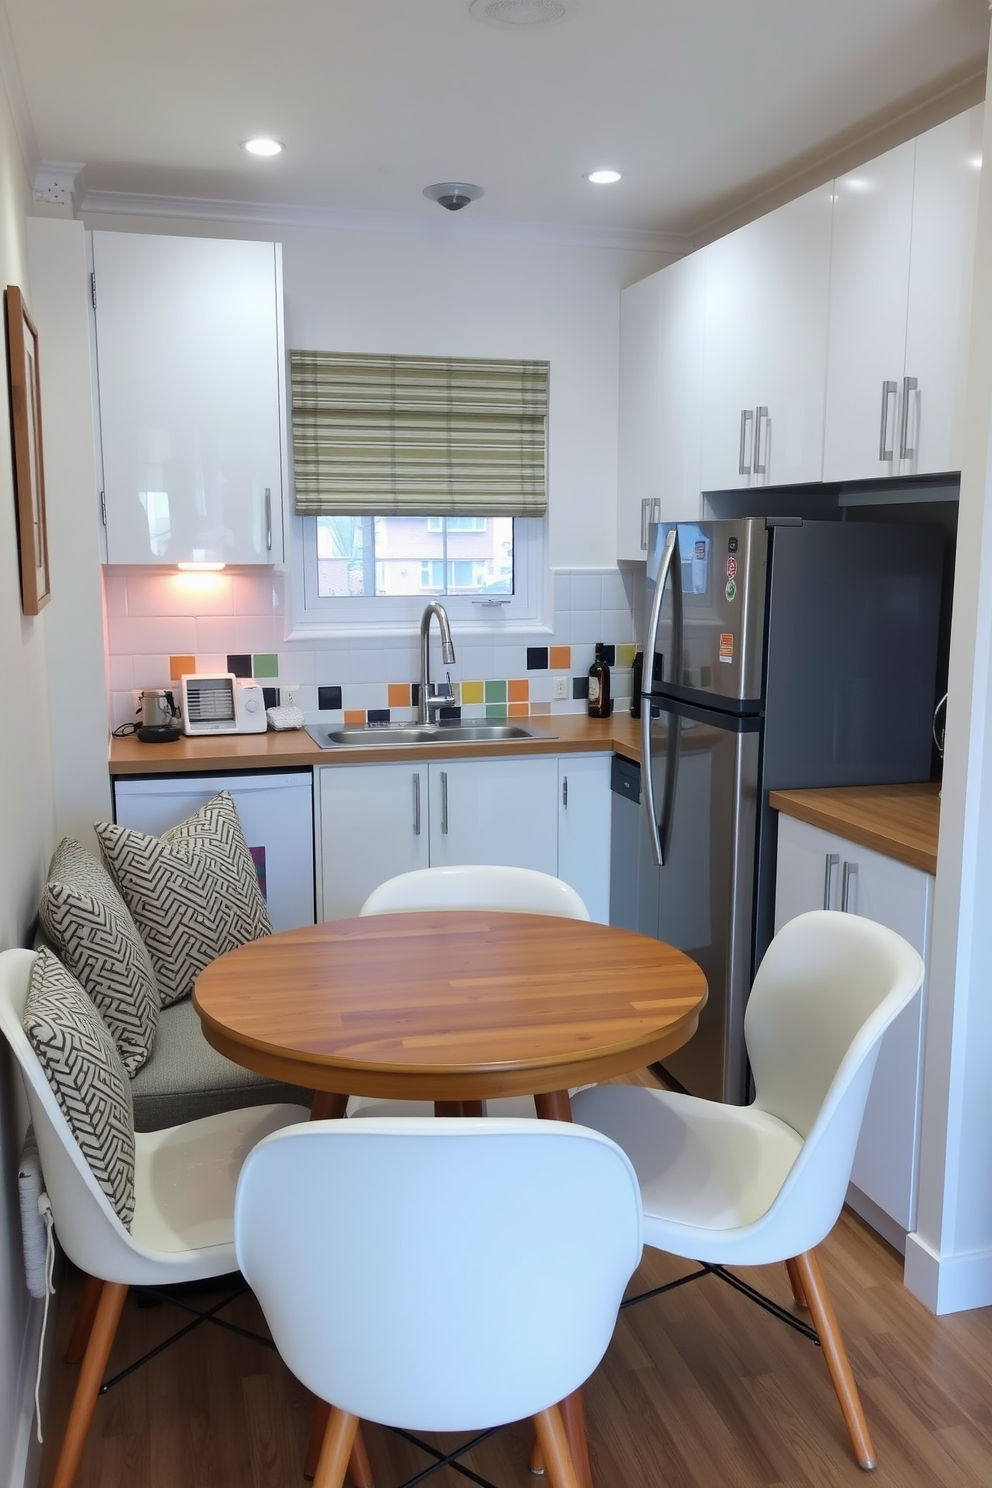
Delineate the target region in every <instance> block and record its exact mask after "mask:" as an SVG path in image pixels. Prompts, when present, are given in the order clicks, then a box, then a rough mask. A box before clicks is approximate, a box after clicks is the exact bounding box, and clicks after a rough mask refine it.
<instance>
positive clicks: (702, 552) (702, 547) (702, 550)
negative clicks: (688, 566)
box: [693, 538, 706, 558]
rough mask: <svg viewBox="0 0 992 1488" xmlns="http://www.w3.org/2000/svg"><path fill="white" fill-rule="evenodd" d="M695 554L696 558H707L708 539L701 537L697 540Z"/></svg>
mask: <svg viewBox="0 0 992 1488" xmlns="http://www.w3.org/2000/svg"><path fill="white" fill-rule="evenodd" d="M693 556H694V557H696V558H705V557H706V540H705V538H703V539H700V540H698V541H697V542H696V549H695V553H694V555H693Z"/></svg>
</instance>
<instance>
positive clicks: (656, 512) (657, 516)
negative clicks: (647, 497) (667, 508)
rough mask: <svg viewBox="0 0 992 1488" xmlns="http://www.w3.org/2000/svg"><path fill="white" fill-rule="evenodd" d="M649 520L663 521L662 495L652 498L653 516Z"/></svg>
mask: <svg viewBox="0 0 992 1488" xmlns="http://www.w3.org/2000/svg"><path fill="white" fill-rule="evenodd" d="M649 520H650V521H652V522H660V521H661V497H660V496H654V497H652V499H651V516H650V519H649Z"/></svg>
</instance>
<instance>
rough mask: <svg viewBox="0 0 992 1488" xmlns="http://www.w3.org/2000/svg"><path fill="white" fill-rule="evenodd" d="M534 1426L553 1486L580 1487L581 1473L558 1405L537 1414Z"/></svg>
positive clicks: (557, 1487)
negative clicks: (571, 1450)
mask: <svg viewBox="0 0 992 1488" xmlns="http://www.w3.org/2000/svg"><path fill="white" fill-rule="evenodd" d="M534 1427H535V1429H536V1431H537V1439H538V1441H539V1442H540V1444H541V1451H542V1453H543V1455H544V1461H545V1462H546V1463H547V1470H548V1481H549V1482H550V1484H551V1488H580V1484H579V1475H578V1473H577V1472H576V1470H575V1463H574V1462H573V1461H572V1454H571V1452H570V1451H569V1443H568V1437H567V1435H566V1433H565V1423H564V1421H563V1420H562V1416H561V1411H560V1410H559V1408H558V1406H557V1405H552V1406H549V1407H548V1409H547V1410H544V1411H541V1413H540V1415H537V1416H535V1417H534Z"/></svg>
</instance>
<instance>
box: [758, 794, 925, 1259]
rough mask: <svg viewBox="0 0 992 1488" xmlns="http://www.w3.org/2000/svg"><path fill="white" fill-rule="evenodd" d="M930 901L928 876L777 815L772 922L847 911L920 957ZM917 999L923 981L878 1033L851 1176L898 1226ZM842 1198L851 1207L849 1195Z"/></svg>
mask: <svg viewBox="0 0 992 1488" xmlns="http://www.w3.org/2000/svg"><path fill="white" fill-rule="evenodd" d="M932 901H933V879H932V877H931V876H930V875H929V874H926V873H923V872H921V871H920V870H919V869H918V868H910V867H908V866H907V865H906V864H905V863H899V862H896V861H895V860H894V859H893V858H887V857H883V856H882V854H880V853H876V852H873V851H872V850H871V849H870V848H867V847H861V846H859V845H858V844H857V843H854V842H849V841H847V840H846V839H845V838H842V837H838V836H835V835H834V834H833V833H830V832H824V831H821V830H820V829H819V828H818V827H811V826H809V825H807V823H805V822H800V821H796V820H795V819H794V818H792V817H789V816H782V815H780V816H779V824H778V877H777V889H776V896H775V929H776V930H779V929H780V928H781V926H782V925H784V924H786V923H787V921H789V920H791V919H793V918H794V917H795V916H796V915H798V914H803V913H805V912H806V911H807V910H810V909H846V910H847V911H848V913H851V914H860V915H864V916H865V917H866V918H867V919H870V920H876V921H877V922H878V923H879V924H882V925H887V926H888V927H889V929H890V930H895V931H897V932H898V934H900V935H902V936H903V937H904V938H905V939H906V940H908V941H909V943H910V945H912V946H914V947H915V949H916V950H917V951H919V953H920V955H921V956H922V957H923V959H924V961H926V960H927V959H928V957H929V951H930V920H931V914H932ZM925 1007H926V983H924V986H923V989H922V990H921V991H920V992H919V993H917V995H916V997H914V999H913V1001H912V1002H911V1003H910V1004H909V1006H908V1007H907V1008H905V1009H904V1010H903V1012H902V1013H900V1015H899V1017H898V1018H897V1019H896V1021H895V1022H894V1023H893V1024H892V1026H891V1028H890V1029H889V1031H888V1032H887V1033H886V1035H885V1039H884V1041H883V1043H882V1048H881V1051H880V1053H879V1056H878V1063H877V1065H876V1066H875V1074H874V1078H873V1080H872V1085H871V1090H870V1092H869V1095H868V1104H867V1106H866V1108H865V1117H864V1122H863V1124H862V1127H861V1137H860V1140H859V1142H858V1148H857V1152H856V1154H855V1158H854V1168H853V1171H852V1174H851V1182H852V1184H853V1185H854V1188H855V1189H856V1190H859V1191H860V1193H861V1194H864V1195H865V1196H866V1197H867V1198H868V1200H869V1201H870V1204H871V1205H875V1206H876V1207H877V1208H878V1209H879V1210H881V1212H882V1214H883V1215H884V1216H888V1218H889V1219H890V1220H892V1221H894V1223H895V1225H896V1226H897V1227H898V1231H899V1232H905V1231H908V1230H911V1229H913V1227H914V1225H915V1223H916V1196H917V1178H918V1172H917V1169H918V1165H919V1130H920V1103H921V1098H922V1073H923V1068H922V1066H923V1031H924V1020H925ZM849 1198H850V1201H851V1202H852V1204H853V1206H854V1207H855V1208H856V1209H857V1208H858V1207H859V1204H858V1197H857V1194H856V1193H852V1194H851V1195H850V1196H849ZM863 1208H864V1206H862V1210H863ZM865 1218H867V1219H868V1221H869V1223H870V1222H871V1221H872V1218H873V1215H872V1213H871V1210H870V1209H868V1211H867V1212H865ZM888 1238H892V1235H891V1234H890V1236H889V1237H888Z"/></svg>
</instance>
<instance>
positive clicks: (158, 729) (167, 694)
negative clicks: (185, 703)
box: [137, 687, 181, 744]
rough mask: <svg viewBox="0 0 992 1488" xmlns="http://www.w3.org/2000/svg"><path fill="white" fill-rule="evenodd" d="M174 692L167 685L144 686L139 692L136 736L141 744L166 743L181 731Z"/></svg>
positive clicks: (176, 737) (176, 736) (175, 737)
mask: <svg viewBox="0 0 992 1488" xmlns="http://www.w3.org/2000/svg"><path fill="white" fill-rule="evenodd" d="M179 717H180V714H179V709H178V708H177V707H176V699H175V694H174V693H173V692H172V691H171V690H170V689H169V688H167V687H146V688H145V690H144V692H143V693H142V694H141V723H140V724H139V725H138V730H137V733H138V738H139V739H140V740H141V742H142V743H143V744H168V743H169V742H170V740H172V739H178V738H179V735H180V733H181V728H180V724H179Z"/></svg>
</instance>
